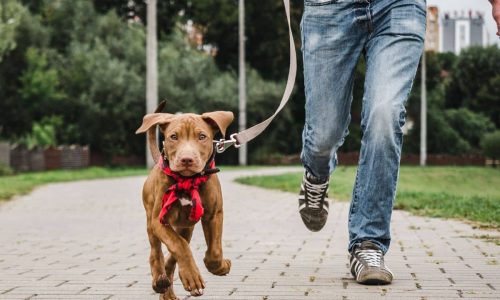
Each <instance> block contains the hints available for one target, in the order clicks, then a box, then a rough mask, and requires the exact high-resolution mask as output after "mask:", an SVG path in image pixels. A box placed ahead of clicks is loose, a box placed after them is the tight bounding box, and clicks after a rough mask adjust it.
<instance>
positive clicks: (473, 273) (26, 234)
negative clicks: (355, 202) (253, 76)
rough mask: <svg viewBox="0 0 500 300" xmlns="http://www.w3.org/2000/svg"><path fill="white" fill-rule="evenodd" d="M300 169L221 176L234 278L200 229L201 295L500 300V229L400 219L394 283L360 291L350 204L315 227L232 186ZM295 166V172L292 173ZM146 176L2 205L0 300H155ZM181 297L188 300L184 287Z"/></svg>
mask: <svg viewBox="0 0 500 300" xmlns="http://www.w3.org/2000/svg"><path fill="white" fill-rule="evenodd" d="M287 170H288V171H289V170H292V169H284V168H272V169H265V170H254V171H223V172H222V173H221V174H220V177H221V181H222V184H223V192H224V196H225V198H224V199H225V203H224V207H225V220H224V221H225V224H224V236H223V237H224V238H223V240H224V250H225V255H226V257H228V258H230V259H232V261H233V267H232V270H231V273H230V274H229V275H228V276H226V277H216V276H213V275H211V274H209V273H208V272H207V271H206V270H205V268H204V266H203V262H202V258H203V253H204V251H205V244H204V240H203V235H202V231H201V226H200V225H198V226H197V229H196V231H195V234H194V237H193V242H192V249H193V252H194V254H195V257H196V259H197V262H198V265H199V266H200V270H201V271H202V275H203V276H204V278H205V281H206V282H207V288H206V290H205V295H204V296H202V298H201V299H245V300H246V299H269V300H271V299H284V300H285V299H294V300H295V299H379V298H380V299H419V300H423V299H459V298H467V299H483V298H489V299H500V291H499V290H500V266H499V262H498V259H499V258H498V257H499V255H500V246H497V245H495V244H494V243H491V242H486V241H485V240H483V239H480V238H478V236H481V235H486V234H489V235H498V234H499V233H498V231H484V230H477V229H472V228H471V226H470V225H467V224H465V223H462V222H457V221H449V220H442V219H432V218H423V217H416V216H411V215H409V214H408V213H405V212H402V211H395V212H394V214H393V225H392V228H393V245H392V247H391V250H390V251H389V253H388V255H387V257H386V260H387V262H388V264H389V266H390V267H391V269H392V270H393V272H394V273H395V275H396V280H395V281H394V283H393V284H392V285H389V286H380V287H379V286H361V285H358V284H356V283H355V282H354V281H353V279H352V278H351V277H350V275H349V273H348V268H347V263H348V259H347V253H346V245H347V229H346V223H347V212H348V204H347V203H337V202H335V203H334V204H333V205H332V206H331V213H330V217H329V220H328V223H327V225H326V226H325V228H324V229H323V230H322V231H321V232H319V233H311V232H309V231H307V230H306V229H305V228H304V226H303V225H302V222H301V220H300V217H299V215H298V213H297V211H296V196H295V195H294V194H290V193H282V192H277V191H269V190H263V189H259V188H255V187H248V186H242V185H239V184H236V183H234V182H232V180H233V179H234V178H235V177H238V176H243V175H250V174H258V173H259V174H262V173H266V174H271V173H280V172H284V171H287ZM295 170H296V169H295ZM143 181H144V177H132V178H125V179H123V178H122V179H107V180H94V181H81V182H73V183H61V184H51V185H47V186H44V187H41V188H38V189H36V190H35V191H34V192H33V193H31V194H30V195H27V196H23V197H19V198H17V199H14V200H12V201H9V202H7V203H3V204H0V299H158V296H157V295H155V294H154V293H153V292H152V289H151V287H150V275H149V265H148V255H149V246H148V242H147V239H146V232H145V219H144V209H143V207H142V203H141V200H140V196H139V195H140V190H141V185H142V182H143ZM174 284H175V290H176V292H177V295H178V296H179V297H180V298H181V299H188V298H190V297H189V296H187V293H186V292H184V291H183V290H182V289H181V286H180V283H179V281H178V280H175V282H174Z"/></svg>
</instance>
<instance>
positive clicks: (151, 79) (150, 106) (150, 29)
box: [146, 0, 158, 168]
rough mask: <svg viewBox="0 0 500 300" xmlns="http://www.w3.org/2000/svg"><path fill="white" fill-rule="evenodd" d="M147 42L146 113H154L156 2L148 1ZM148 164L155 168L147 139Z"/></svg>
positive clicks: (156, 65) (156, 72) (155, 89)
mask: <svg viewBox="0 0 500 300" xmlns="http://www.w3.org/2000/svg"><path fill="white" fill-rule="evenodd" d="M147 5H148V8H147V23H148V25H147V42H146V53H147V54H146V73H147V74H146V113H152V112H153V111H154V110H155V108H156V107H157V106H158V61H157V34H156V0H148V1H147ZM146 164H147V166H148V167H149V168H151V167H153V165H154V161H153V158H152V157H151V153H150V152H149V142H148V141H147V139H146Z"/></svg>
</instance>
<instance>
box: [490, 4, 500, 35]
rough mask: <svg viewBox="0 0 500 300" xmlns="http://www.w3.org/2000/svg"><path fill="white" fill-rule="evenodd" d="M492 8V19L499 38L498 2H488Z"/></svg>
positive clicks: (499, 9) (499, 5)
mask: <svg viewBox="0 0 500 300" xmlns="http://www.w3.org/2000/svg"><path fill="white" fill-rule="evenodd" d="M490 2H491V6H492V8H493V11H492V14H493V19H495V22H497V35H498V36H500V0H490Z"/></svg>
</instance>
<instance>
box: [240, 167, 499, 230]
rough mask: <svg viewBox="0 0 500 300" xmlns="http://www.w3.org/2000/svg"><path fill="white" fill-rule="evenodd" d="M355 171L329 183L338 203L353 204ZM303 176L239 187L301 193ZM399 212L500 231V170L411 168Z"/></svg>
mask: <svg viewBox="0 0 500 300" xmlns="http://www.w3.org/2000/svg"><path fill="white" fill-rule="evenodd" d="M355 176H356V168H355V167H339V168H338V169H337V170H336V171H335V172H334V174H333V176H332V179H331V181H330V182H331V183H330V190H331V192H330V194H332V195H333V197H334V198H335V199H339V200H343V201H346V200H350V198H351V193H352V187H353V184H354V178H355ZM301 179H302V173H290V174H284V175H278V176H261V177H245V178H239V179H238V180H237V181H238V182H240V183H245V184H251V185H257V186H261V187H265V188H272V189H280V190H284V191H288V192H293V193H298V190H299V185H300V181H301ZM395 208H396V209H405V210H408V211H411V212H413V213H416V214H420V215H426V216H432V217H446V218H459V219H466V220H470V221H475V222H479V223H481V224H482V225H486V226H490V227H496V228H498V227H500V169H493V168H483V167H425V168H422V167H410V166H403V167H402V168H401V171H400V180H399V184H398V193H397V197H396V203H395Z"/></svg>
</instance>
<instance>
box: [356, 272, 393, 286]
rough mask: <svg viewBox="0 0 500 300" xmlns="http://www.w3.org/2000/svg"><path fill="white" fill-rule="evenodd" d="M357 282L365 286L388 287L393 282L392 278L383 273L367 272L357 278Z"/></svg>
mask: <svg viewBox="0 0 500 300" xmlns="http://www.w3.org/2000/svg"><path fill="white" fill-rule="evenodd" d="M356 282H357V283H360V284H365V285H386V284H390V283H391V282H392V276H391V275H390V274H387V273H383V272H366V274H362V275H361V276H359V278H356Z"/></svg>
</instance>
